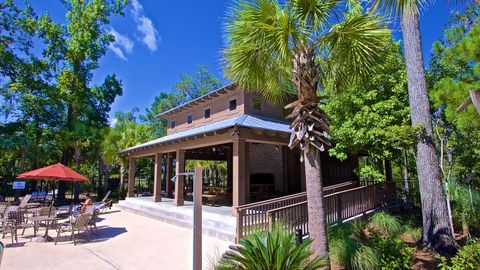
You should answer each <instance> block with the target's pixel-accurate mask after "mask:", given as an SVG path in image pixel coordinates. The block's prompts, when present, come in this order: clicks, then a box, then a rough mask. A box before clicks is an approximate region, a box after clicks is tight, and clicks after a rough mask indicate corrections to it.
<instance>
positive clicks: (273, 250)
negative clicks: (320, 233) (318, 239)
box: [215, 229, 329, 270]
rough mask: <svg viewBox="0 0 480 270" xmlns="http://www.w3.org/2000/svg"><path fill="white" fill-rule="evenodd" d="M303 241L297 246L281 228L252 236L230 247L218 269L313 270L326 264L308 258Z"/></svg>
mask: <svg viewBox="0 0 480 270" xmlns="http://www.w3.org/2000/svg"><path fill="white" fill-rule="evenodd" d="M311 243H312V241H311V240H306V241H304V242H302V243H300V244H297V243H296V238H295V235H294V234H292V233H288V232H286V231H285V230H282V229H275V230H273V231H271V232H267V233H254V234H251V235H249V236H247V237H245V238H243V239H242V240H240V244H239V245H235V246H231V247H230V250H228V251H227V252H226V253H225V254H224V255H223V257H222V259H220V261H219V264H218V266H217V267H216V268H215V269H217V270H233V269H235V270H294V269H295V270H297V269H305V270H314V269H320V268H323V267H325V266H328V265H329V261H328V260H327V259H326V258H324V257H315V258H313V259H312V258H311V256H312V254H313V253H312V251H311V250H310V245H311Z"/></svg>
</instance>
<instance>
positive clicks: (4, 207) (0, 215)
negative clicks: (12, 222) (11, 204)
mask: <svg viewBox="0 0 480 270" xmlns="http://www.w3.org/2000/svg"><path fill="white" fill-rule="evenodd" d="M7 207H8V205H6V204H0V218H3V214H4V213H5V211H6V210H7Z"/></svg>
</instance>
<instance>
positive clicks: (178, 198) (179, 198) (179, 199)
mask: <svg viewBox="0 0 480 270" xmlns="http://www.w3.org/2000/svg"><path fill="white" fill-rule="evenodd" d="M175 167H176V176H177V179H176V181H175V198H174V199H173V205H175V206H182V205H183V204H184V200H183V189H184V187H183V183H184V179H185V176H184V175H181V174H182V173H184V172H185V150H184V149H177V157H176V166H175Z"/></svg>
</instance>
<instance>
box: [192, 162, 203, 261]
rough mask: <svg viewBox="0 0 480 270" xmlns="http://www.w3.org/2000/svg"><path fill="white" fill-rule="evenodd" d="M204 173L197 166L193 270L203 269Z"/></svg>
mask: <svg viewBox="0 0 480 270" xmlns="http://www.w3.org/2000/svg"><path fill="white" fill-rule="evenodd" d="M202 175H203V171H202V168H201V167H196V168H195V177H194V178H193V270H202V182H203V179H202Z"/></svg>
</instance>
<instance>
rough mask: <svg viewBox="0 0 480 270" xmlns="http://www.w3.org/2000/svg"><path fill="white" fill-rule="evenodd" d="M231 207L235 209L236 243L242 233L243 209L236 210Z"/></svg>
mask: <svg viewBox="0 0 480 270" xmlns="http://www.w3.org/2000/svg"><path fill="white" fill-rule="evenodd" d="M233 209H235V211H236V213H235V214H234V216H237V237H235V242H236V243H237V244H238V243H239V242H240V238H242V234H243V211H238V209H236V208H233Z"/></svg>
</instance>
